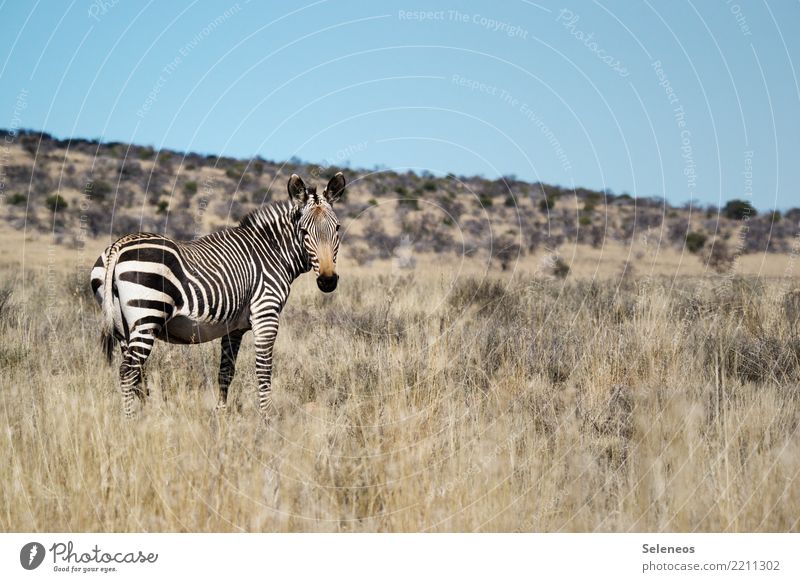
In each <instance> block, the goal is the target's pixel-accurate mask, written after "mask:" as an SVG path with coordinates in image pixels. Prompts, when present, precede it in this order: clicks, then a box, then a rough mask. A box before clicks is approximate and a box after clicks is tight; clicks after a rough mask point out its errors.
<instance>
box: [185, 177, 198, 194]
mask: <svg viewBox="0 0 800 582" xmlns="http://www.w3.org/2000/svg"><path fill="white" fill-rule="evenodd" d="M183 191H184V193H185V194H186V195H187V196H194V195H195V194H197V182H195V181H194V180H190V181H188V182H186V184H184V185H183Z"/></svg>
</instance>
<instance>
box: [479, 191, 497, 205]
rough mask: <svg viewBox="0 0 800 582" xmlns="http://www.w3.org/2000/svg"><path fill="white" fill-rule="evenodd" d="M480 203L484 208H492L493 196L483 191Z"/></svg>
mask: <svg viewBox="0 0 800 582" xmlns="http://www.w3.org/2000/svg"><path fill="white" fill-rule="evenodd" d="M478 203H479V204H480V205H481V206H482V207H483V208H490V207H491V206H492V204H494V201H493V200H492V197H491V196H489V195H488V194H485V193H482V194H481V195H480V196H478Z"/></svg>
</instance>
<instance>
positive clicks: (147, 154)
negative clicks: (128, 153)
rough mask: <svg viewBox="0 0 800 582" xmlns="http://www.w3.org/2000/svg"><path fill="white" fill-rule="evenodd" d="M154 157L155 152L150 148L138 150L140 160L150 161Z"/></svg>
mask: <svg viewBox="0 0 800 582" xmlns="http://www.w3.org/2000/svg"><path fill="white" fill-rule="evenodd" d="M154 155H156V152H155V150H154V149H153V148H151V147H143V148H139V159H140V160H152V159H153V156H154Z"/></svg>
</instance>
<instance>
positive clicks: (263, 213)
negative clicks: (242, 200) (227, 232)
mask: <svg viewBox="0 0 800 582" xmlns="http://www.w3.org/2000/svg"><path fill="white" fill-rule="evenodd" d="M293 211H294V212H296V209H295V207H294V205H293V204H292V203H291V202H289V201H288V200H281V201H279V202H270V203H269V204H266V205H264V206H260V207H259V208H256V209H255V210H251V211H250V212H248V213H247V214H245V215H244V216H243V217H242V218H241V220H239V226H250V227H262V226H265V225H267V224H271V223H274V222H275V221H276V220H278V219H280V218H283V217H286V216H288V215H291V213H292V212H293Z"/></svg>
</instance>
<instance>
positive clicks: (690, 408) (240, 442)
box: [0, 257, 800, 532]
mask: <svg viewBox="0 0 800 582" xmlns="http://www.w3.org/2000/svg"><path fill="white" fill-rule="evenodd" d="M91 258H92V259H93V257H91ZM0 268H1V269H2V274H3V280H4V281H7V282H8V283H7V285H8V287H9V288H10V290H11V295H10V297H9V299H8V301H6V303H5V306H4V307H3V309H2V313H1V314H0V386H2V389H0V428H1V429H2V430H0V452H2V458H3V459H4V460H5V463H4V466H3V468H2V469H0V484H1V485H2V487H0V529H1V530H2V531H50V530H56V531H548V532H551V531H797V530H798V523H799V522H798V520H800V438H799V437H800V434H798V426H800V408H798V399H800V390H799V389H798V381H799V380H800V371H799V370H800V368H799V367H798V358H800V322H799V321H798V318H799V317H800V296H798V294H797V291H795V290H793V288H792V282H791V280H787V279H774V280H765V279H763V278H762V279H756V278H683V279H680V280H677V281H676V280H674V279H670V278H663V279H662V278H659V277H657V276H648V277H645V278H636V277H635V276H633V277H631V276H628V277H624V278H622V279H620V280H617V279H614V278H608V279H605V280H603V281H592V280H572V279H571V278H567V279H566V280H565V281H559V280H547V279H546V278H543V277H537V276H528V275H525V276H522V275H521V274H520V273H519V272H518V273H517V274H506V273H500V272H499V271H496V272H494V273H491V274H488V275H480V274H477V271H476V274H472V275H463V274H461V275H459V274H458V273H457V271H455V270H452V271H451V270H448V269H446V268H440V269H434V268H432V267H429V266H425V265H422V266H419V267H418V268H417V269H415V270H406V271H392V270H387V271H386V272H384V273H383V274H376V273H375V272H374V271H370V270H369V269H350V270H347V269H342V270H341V275H342V280H341V284H340V286H339V289H338V290H337V291H336V293H335V294H334V295H333V296H323V295H321V294H320V293H319V292H318V291H317V290H316V289H315V285H314V283H313V280H312V279H311V278H310V277H307V278H305V279H303V280H301V281H298V282H297V283H296V284H295V288H294V290H293V295H292V297H291V298H290V302H289V305H288V306H287V308H286V310H285V311H284V314H283V317H282V323H281V330H280V333H279V335H278V342H277V345H276V354H275V361H276V370H275V377H274V388H275V403H276V407H277V410H278V411H279V414H278V415H277V416H276V417H275V418H273V419H272V420H271V421H270V422H269V423H268V424H267V425H264V424H262V423H261V422H260V420H259V416H258V413H257V410H256V406H255V390H256V382H255V373H254V355H253V349H252V339H251V338H248V339H247V340H246V342H245V344H244V346H243V349H242V352H241V355H240V358H239V367H238V370H237V376H236V380H235V381H234V385H233V387H232V395H231V396H232V398H233V404H234V405H233V406H231V407H230V408H231V410H230V411H228V412H227V413H225V414H222V415H217V414H215V413H214V412H213V407H214V403H215V400H216V374H217V363H218V361H219V354H218V349H219V347H218V345H217V343H214V344H208V345H201V346H191V347H182V346H170V345H166V344H163V343H159V344H157V346H156V350H155V352H154V355H153V357H152V358H151V360H150V361H149V363H148V372H147V382H148V386H149V387H150V391H151V394H150V398H149V401H148V403H147V405H146V407H145V409H144V410H143V411H142V413H141V414H140V416H139V417H138V418H137V419H136V420H134V421H130V422H129V421H125V420H124V419H123V415H122V409H121V408H122V406H121V396H120V394H119V393H118V389H117V387H116V367H109V366H107V365H105V363H103V360H102V357H101V352H100V348H99V344H98V337H97V329H98V327H97V322H98V320H99V313H98V310H97V308H96V306H95V305H94V304H93V300H92V298H91V297H90V295H89V293H88V292H87V291H86V290H85V287H83V288H81V285H85V283H86V281H85V280H80V279H76V278H75V276H73V275H71V274H68V273H64V272H63V271H62V270H55V272H53V269H50V270H49V271H48V270H47V269H43V268H32V267H31V266H30V265H29V267H28V269H27V270H26V272H25V274H24V277H23V276H22V275H21V273H20V271H19V267H18V263H14V262H10V261H6V262H5V263H4V264H3V265H2V267H0ZM87 272H88V266H87ZM795 281H796V280H795ZM82 289H83V290H82ZM237 404H238V405H239V406H237Z"/></svg>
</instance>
